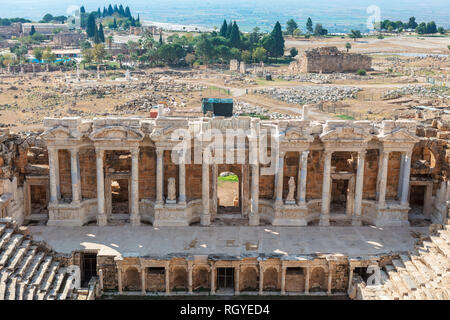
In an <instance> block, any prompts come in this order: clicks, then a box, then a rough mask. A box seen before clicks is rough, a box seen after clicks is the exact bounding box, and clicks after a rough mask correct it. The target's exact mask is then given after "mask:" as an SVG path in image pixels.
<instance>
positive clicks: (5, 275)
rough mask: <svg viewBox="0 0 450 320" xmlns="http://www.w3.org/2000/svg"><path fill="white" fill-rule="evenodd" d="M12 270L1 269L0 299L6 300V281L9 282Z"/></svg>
mask: <svg viewBox="0 0 450 320" xmlns="http://www.w3.org/2000/svg"><path fill="white" fill-rule="evenodd" d="M10 276H11V272H9V271H8V270H1V271H0V300H5V293H6V283H7V282H8V279H9V277H10Z"/></svg>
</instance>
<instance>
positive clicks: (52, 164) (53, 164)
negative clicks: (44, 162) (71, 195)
mask: <svg viewBox="0 0 450 320" xmlns="http://www.w3.org/2000/svg"><path fill="white" fill-rule="evenodd" d="M58 163H59V160H58V149H56V148H54V147H49V148H48V164H49V176H50V202H51V203H54V204H56V203H57V202H58V198H59V196H58V189H59V187H58V180H59V179H57V176H59V165H58Z"/></svg>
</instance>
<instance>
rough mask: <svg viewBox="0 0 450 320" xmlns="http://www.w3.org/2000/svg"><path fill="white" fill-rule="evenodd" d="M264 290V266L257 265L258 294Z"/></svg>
mask: <svg viewBox="0 0 450 320" xmlns="http://www.w3.org/2000/svg"><path fill="white" fill-rule="evenodd" d="M263 291H264V268H263V267H262V266H261V265H259V295H262V294H263Z"/></svg>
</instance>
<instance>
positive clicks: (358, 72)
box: [356, 69, 367, 76]
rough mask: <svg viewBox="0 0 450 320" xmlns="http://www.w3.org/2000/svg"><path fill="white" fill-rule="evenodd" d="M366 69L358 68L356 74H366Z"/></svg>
mask: <svg viewBox="0 0 450 320" xmlns="http://www.w3.org/2000/svg"><path fill="white" fill-rule="evenodd" d="M366 73H367V72H366V70H364V69H358V71H356V74H357V75H358V76H365V75H366Z"/></svg>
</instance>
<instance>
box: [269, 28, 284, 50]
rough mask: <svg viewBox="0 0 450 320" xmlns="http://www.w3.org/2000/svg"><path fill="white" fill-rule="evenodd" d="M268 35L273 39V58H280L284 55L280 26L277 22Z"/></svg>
mask: <svg viewBox="0 0 450 320" xmlns="http://www.w3.org/2000/svg"><path fill="white" fill-rule="evenodd" d="M270 35H271V36H272V38H273V52H272V54H273V56H274V57H281V56H283V54H284V38H283V32H282V31H281V24H280V23H279V22H278V21H277V22H276V23H275V27H274V28H273V30H272V32H271V33H270Z"/></svg>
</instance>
